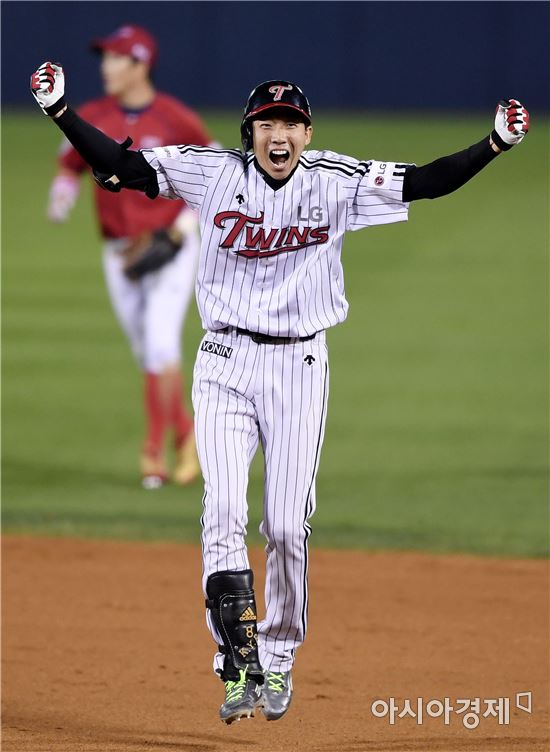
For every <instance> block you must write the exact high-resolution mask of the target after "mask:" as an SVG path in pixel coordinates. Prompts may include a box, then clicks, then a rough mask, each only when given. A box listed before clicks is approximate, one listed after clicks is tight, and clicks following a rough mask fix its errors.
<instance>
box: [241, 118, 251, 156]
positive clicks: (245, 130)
mask: <svg viewBox="0 0 550 752" xmlns="http://www.w3.org/2000/svg"><path fill="white" fill-rule="evenodd" d="M241 143H242V145H243V151H244V152H245V153H246V152H247V151H250V150H251V149H252V124H251V123H250V122H248V121H246V120H244V121H243V124H242V125H241Z"/></svg>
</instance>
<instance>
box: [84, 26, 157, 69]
mask: <svg viewBox="0 0 550 752" xmlns="http://www.w3.org/2000/svg"><path fill="white" fill-rule="evenodd" d="M91 46H92V50H93V51H94V52H104V51H109V52H117V53H118V54H119V55H129V56H130V57H133V58H134V59H135V60H140V61H141V62H143V63H149V64H150V65H154V64H155V63H156V61H157V43H156V41H155V38H154V37H153V36H152V35H151V34H149V32H148V31H147V30H146V29H143V28H142V27H141V26H130V25H127V26H121V27H120V28H119V29H117V30H116V31H113V33H112V34H109V36H108V37H105V38H104V39H94V41H93V42H92V45H91Z"/></svg>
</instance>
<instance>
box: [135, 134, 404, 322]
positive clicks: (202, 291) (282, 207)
mask: <svg viewBox="0 0 550 752" xmlns="http://www.w3.org/2000/svg"><path fill="white" fill-rule="evenodd" d="M142 153H143V155H144V157H145V158H146V159H147V161H148V162H149V164H150V165H151V166H152V167H153V168H154V169H155V170H156V172H157V180H158V184H159V188H160V195H161V196H165V197H168V198H183V199H185V201H186V202H187V203H188V204H189V205H190V206H192V207H194V208H196V209H198V210H199V213H200V227H201V236H202V249H201V256H200V261H199V269H198V273H197V303H198V307H199V312H200V315H201V319H202V324H203V326H204V328H205V329H207V330H211V331H215V330H216V329H221V328H223V327H225V326H236V327H242V328H243V329H248V330H250V331H254V332H261V333H262V334H269V335H272V336H280V337H284V336H290V337H303V336H307V335H310V334H314V333H315V332H317V331H320V330H322V329H327V328H328V327H330V326H334V325H335V324H339V323H340V322H342V321H343V320H344V319H345V318H346V315H347V310H348V303H347V300H346V298H345V293H344V277H343V270H342V264H341V259H340V256H341V250H342V242H343V238H344V233H345V232H346V231H347V230H360V229H362V228H363V227H372V226H374V225H382V224H388V223H390V222H402V221H404V220H406V219H407V215H408V204H407V203H405V202H403V200H402V193H403V176H404V173H405V169H406V167H407V166H408V165H406V164H396V163H395V162H377V161H359V160H357V159H353V158H352V157H346V156H342V155H341V154H336V153H334V152H331V151H304V152H303V153H302V155H301V157H300V161H299V164H298V167H297V168H296V170H295V172H294V174H293V175H292V177H291V178H290V180H288V181H287V182H286V183H285V184H284V185H283V186H282V187H280V188H278V189H277V190H273V188H271V187H270V186H269V185H268V184H267V183H266V181H265V180H264V178H263V176H262V174H261V172H260V171H259V170H258V169H257V168H256V165H255V162H254V155H253V154H246V155H244V154H243V153H242V152H240V151H237V150H232V149H229V150H228V149H212V148H209V147H198V146H162V147H157V148H154V149H144V150H142Z"/></svg>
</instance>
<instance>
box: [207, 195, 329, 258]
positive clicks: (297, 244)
mask: <svg viewBox="0 0 550 752" xmlns="http://www.w3.org/2000/svg"><path fill="white" fill-rule="evenodd" d="M314 209H315V210H319V212H321V208H320V207H318V206H316V207H312V208H311V210H310V218H311V212H312V211H313V210H314ZM317 213H318V212H316V214H317ZM321 215H322V212H321V214H320V216H321ZM301 219H304V218H303V217H301ZM263 221H264V213H263V212H261V214H260V216H259V217H249V216H247V215H246V214H242V213H241V212H239V211H222V212H218V214H216V216H215V217H214V224H215V225H216V227H219V228H220V229H227V230H229V232H228V233H227V234H226V235H225V237H224V238H223V239H222V242H221V243H220V246H219V247H220V248H223V249H225V250H229V249H233V247H234V246H235V244H236V243H237V241H238V242H239V245H242V246H244V247H241V248H239V249H238V250H236V251H235V254H236V255H237V256H244V258H247V259H250V258H257V257H258V256H261V257H262V258H266V257H268V256H276V255H278V254H279V253H289V252H290V251H299V250H300V249H302V248H308V247H309V246H312V245H321V244H322V243H326V242H327V241H328V231H329V230H330V225H326V227H311V226H309V225H308V226H306V227H301V228H300V227H298V225H292V226H291V227H274V228H271V229H269V230H267V229H266V228H264V227H258V226H257V225H261V224H262V223H263ZM243 235H244V237H241V236H243ZM243 241H244V242H243Z"/></svg>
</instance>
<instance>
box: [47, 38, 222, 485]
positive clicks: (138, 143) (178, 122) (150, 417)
mask: <svg viewBox="0 0 550 752" xmlns="http://www.w3.org/2000/svg"><path fill="white" fill-rule="evenodd" d="M92 49H94V50H95V51H97V52H99V53H100V54H101V75H102V78H103V85H104V90H105V94H106V96H104V97H102V98H100V99H96V100H94V101H92V102H88V103H87V104H85V105H83V106H82V107H81V108H80V110H79V112H80V114H81V115H82V116H83V117H84V118H86V120H88V121H89V122H91V123H93V124H94V125H95V126H96V127H97V128H100V129H101V130H102V131H104V132H105V133H106V134H107V135H109V136H111V137H112V138H115V139H116V140H117V141H119V142H123V141H124V140H125V139H126V137H127V136H130V137H131V138H132V140H133V145H132V148H133V149H143V148H151V147H154V146H159V145H161V144H197V145H200V146H205V145H208V143H209V142H210V138H209V136H208V134H207V132H206V130H205V128H204V126H203V124H202V122H201V120H200V119H199V117H198V116H197V115H196V114H195V113H194V112H193V111H192V110H190V109H189V108H188V107H186V106H185V105H184V104H182V103H181V102H179V101H178V100H177V99H174V98H173V97H171V96H168V95H167V94H163V93H161V92H157V91H156V90H155V87H154V85H153V83H152V81H151V77H150V71H151V69H152V67H153V66H154V64H155V62H156V58H157V45H156V42H155V40H154V39H153V37H152V36H151V35H150V34H149V33H148V32H147V31H146V30H145V29H142V28H140V27H137V26H123V27H122V28H120V29H117V31H115V32H114V33H113V34H111V35H110V36H108V37H106V38H105V39H100V40H97V41H96V42H94V43H93V45H92ZM87 171H88V166H87V164H86V163H85V162H84V160H83V159H82V157H80V155H79V154H78V153H77V152H76V151H75V149H73V147H72V146H71V145H70V144H69V142H68V141H66V142H64V143H63V145H62V148H61V152H60V156H59V170H58V173H57V175H56V177H55V179H54V180H53V183H52V185H51V189H50V198H49V205H48V216H49V218H50V220H52V221H53V222H63V221H65V220H66V219H67V217H68V215H69V213H70V211H71V209H72V207H73V206H74V204H75V201H76V199H77V197H78V192H79V185H80V177H81V175H82V174H83V173H84V172H87ZM95 201H96V208H97V214H98V219H99V225H100V231H101V234H102V236H103V240H104V243H103V262H104V270H105V276H106V281H107V287H108V290H109V295H110V298H111V302H112V305H113V308H114V310H115V313H116V315H117V318H118V320H119V322H120V324H121V325H122V328H123V329H124V331H125V333H126V335H127V337H128V339H129V342H130V345H131V348H132V351H133V353H134V355H135V357H136V359H137V361H138V363H139V365H140V367H141V368H142V369H143V371H144V377H145V385H144V406H145V414H146V418H147V437H146V439H145V442H144V445H143V448H142V452H141V473H142V482H143V485H144V487H145V488H158V487H159V486H161V485H162V484H163V483H164V482H165V481H166V480H167V478H168V470H167V465H166V461H165V443H166V441H165V439H166V435H167V433H168V432H169V431H170V432H172V435H173V440H174V446H175V450H176V456H177V459H176V467H175V471H174V473H173V480H174V481H175V482H176V483H180V484H182V485H185V484H187V483H190V482H192V481H193V480H194V479H195V478H196V477H197V476H198V474H199V465H198V460H197V456H196V449H195V440H194V431H193V421H192V417H191V416H190V415H189V414H188V413H187V411H186V409H185V405H184V399H183V389H182V377H181V370H180V361H181V331H182V326H183V321H184V317H185V313H186V310H187V308H188V305H189V302H190V299H191V295H192V292H193V287H194V280H195V273H196V266H197V261H198V253H199V246H200V241H199V233H198V221H197V218H196V216H195V213H194V212H193V211H192V210H191V209H189V208H188V207H186V205H185V203H184V202H183V201H170V200H167V199H159V200H157V201H150V200H149V199H147V198H146V197H145V196H144V195H143V194H142V193H140V192H138V191H123V192H122V193H120V194H112V193H109V192H107V191H103V190H101V189H100V188H99V187H97V186H96V190H95ZM159 230H166V231H167V233H166V234H164V235H163V237H164V240H166V238H167V237H169V245H170V247H171V248H172V253H173V254H174V255H173V256H172V257H171V258H169V259H168V260H167V261H166V262H165V263H164V265H162V266H161V267H160V268H157V269H155V270H153V271H148V272H147V273H145V274H143V276H140V277H139V278H136V274H135V269H131V268H130V267H131V266H132V264H133V263H134V262H135V261H136V259H139V257H140V253H141V251H143V249H144V248H146V247H148V246H149V245H150V242H151V235H152V233H153V232H155V231H159ZM170 255H171V254H170Z"/></svg>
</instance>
